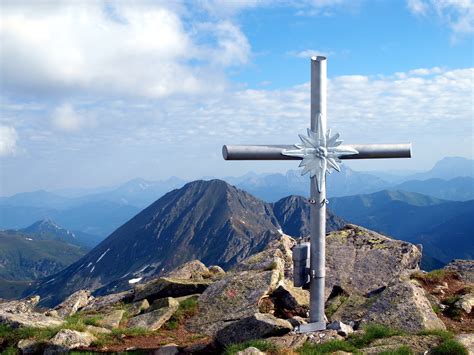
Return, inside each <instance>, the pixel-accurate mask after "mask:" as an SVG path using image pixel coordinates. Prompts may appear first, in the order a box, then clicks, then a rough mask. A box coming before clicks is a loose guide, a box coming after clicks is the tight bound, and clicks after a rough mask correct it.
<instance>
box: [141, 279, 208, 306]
mask: <svg viewBox="0 0 474 355" xmlns="http://www.w3.org/2000/svg"><path fill="white" fill-rule="evenodd" d="M211 284H212V281H211V280H196V281H194V280H181V279H172V278H167V277H162V278H159V279H155V280H152V281H149V282H147V283H146V284H143V285H137V286H136V287H135V297H134V301H140V300H143V299H145V298H146V299H147V300H148V301H149V302H152V301H154V300H156V299H158V298H164V297H181V296H187V295H192V294H195V293H202V292H204V290H205V289H206V288H208V287H209V285H211Z"/></svg>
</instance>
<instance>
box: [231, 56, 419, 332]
mask: <svg viewBox="0 0 474 355" xmlns="http://www.w3.org/2000/svg"><path fill="white" fill-rule="evenodd" d="M326 73H327V70H326V58H325V57H312V58H311V129H308V132H307V135H300V139H301V143H300V144H295V145H225V146H223V147H222V154H223V156H224V159H225V160H290V159H299V160H301V163H300V167H303V171H302V175H303V174H306V173H310V178H311V181H310V186H311V192H310V199H309V202H310V206H311V207H310V248H309V255H310V264H309V270H308V278H309V282H310V323H308V324H305V325H303V326H301V327H300V332H310V331H317V330H323V329H326V322H325V319H324V303H325V300H326V298H325V295H324V285H325V275H326V269H325V267H326V266H325V263H326V239H325V238H326V204H327V199H326V173H331V171H330V169H335V170H337V171H339V170H340V168H339V165H338V163H340V162H341V161H340V159H376V158H410V157H411V144H367V145H366V144H351V145H342V141H341V140H339V139H338V138H339V134H337V133H336V134H334V135H331V131H330V130H327V129H326V96H327V75H326ZM297 286H299V285H297Z"/></svg>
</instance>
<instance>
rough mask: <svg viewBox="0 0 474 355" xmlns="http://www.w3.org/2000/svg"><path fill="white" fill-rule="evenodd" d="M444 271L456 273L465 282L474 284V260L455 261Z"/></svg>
mask: <svg viewBox="0 0 474 355" xmlns="http://www.w3.org/2000/svg"><path fill="white" fill-rule="evenodd" d="M443 269H444V270H449V271H455V272H456V273H457V274H458V275H459V276H460V277H461V279H463V280H464V281H467V282H474V260H462V259H455V260H453V261H451V262H450V263H449V264H448V265H446V266H445V267H444V268H443Z"/></svg>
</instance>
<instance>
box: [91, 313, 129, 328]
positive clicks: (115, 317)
mask: <svg viewBox="0 0 474 355" xmlns="http://www.w3.org/2000/svg"><path fill="white" fill-rule="evenodd" d="M124 313H125V311H124V310H123V309H116V310H114V311H110V312H109V313H107V314H105V315H104V317H103V318H102V319H100V320H99V321H98V322H97V324H98V325H99V326H101V327H103V328H107V329H114V328H118V327H119V325H120V321H121V320H122V318H123V314H124Z"/></svg>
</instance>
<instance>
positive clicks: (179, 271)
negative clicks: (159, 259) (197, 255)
mask: <svg viewBox="0 0 474 355" xmlns="http://www.w3.org/2000/svg"><path fill="white" fill-rule="evenodd" d="M164 276H165V277H168V278H171V279H181V280H204V279H208V278H210V277H211V273H210V271H209V269H208V268H207V267H206V265H204V264H203V263H202V262H200V261H199V260H193V261H188V262H187V263H185V264H183V265H181V266H179V267H177V268H176V269H174V270H172V271H170V272H169V273H166V274H165V275H164Z"/></svg>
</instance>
